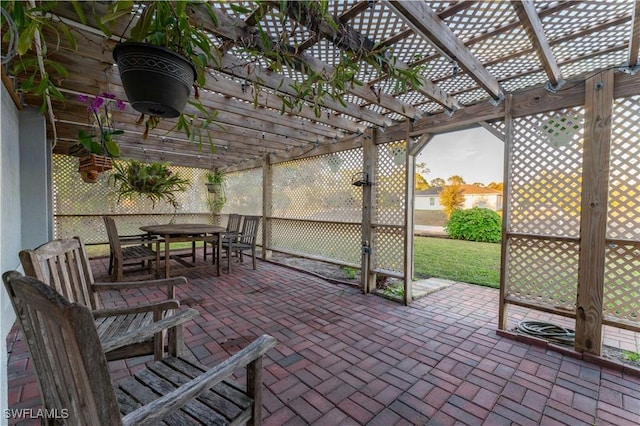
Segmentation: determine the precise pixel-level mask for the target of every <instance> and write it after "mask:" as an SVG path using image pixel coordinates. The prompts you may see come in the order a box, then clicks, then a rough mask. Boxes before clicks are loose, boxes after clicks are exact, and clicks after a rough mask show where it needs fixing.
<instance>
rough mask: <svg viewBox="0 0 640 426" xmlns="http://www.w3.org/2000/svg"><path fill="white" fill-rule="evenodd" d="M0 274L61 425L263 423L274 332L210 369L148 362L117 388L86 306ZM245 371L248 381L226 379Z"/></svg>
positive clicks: (180, 361)
mask: <svg viewBox="0 0 640 426" xmlns="http://www.w3.org/2000/svg"><path fill="white" fill-rule="evenodd" d="M2 278H3V280H4V282H5V285H6V287H7V291H8V292H9V294H12V300H14V302H15V303H14V307H15V309H16V314H17V315H18V319H19V321H20V325H21V327H22V331H23V333H24V335H25V338H26V341H27V344H28V346H29V351H30V353H31V357H32V359H33V362H34V365H35V368H36V373H37V377H38V383H39V385H40V390H41V393H42V396H43V402H44V409H45V410H51V411H50V412H53V413H58V414H60V415H63V416H64V414H65V413H66V417H67V418H66V419H64V423H65V424H67V425H71V426H73V425H78V426H81V425H91V424H100V425H103V426H110V425H133V424H136V425H138V424H152V425H155V424H161V422H162V424H174V425H186V424H196V423H201V424H238V423H243V422H247V421H248V422H249V423H250V424H254V425H259V424H261V414H262V411H261V410H262V357H263V355H264V354H265V353H266V352H267V351H268V350H269V349H270V348H272V347H273V346H275V344H276V340H275V339H274V338H273V337H271V336H268V335H263V336H261V337H259V338H258V339H257V340H255V341H254V342H253V343H251V344H250V345H249V346H247V347H246V348H244V349H243V350H241V351H240V352H238V353H236V354H235V355H233V356H232V357H230V358H228V359H226V360H225V361H223V362H222V363H220V364H218V365H216V366H214V367H211V368H208V367H205V366H203V365H202V364H200V363H198V362H195V361H193V360H186V359H184V358H175V357H170V358H165V359H162V360H160V361H156V362H150V363H148V364H147V366H146V368H145V369H143V370H141V371H138V372H136V373H135V374H134V376H133V377H126V378H125V379H123V380H121V381H119V382H118V383H116V384H115V386H114V384H113V383H112V382H111V377H110V375H109V368H108V365H107V360H106V358H105V356H104V353H103V351H102V347H101V346H100V343H101V342H100V338H99V335H98V331H97V329H96V327H95V326H94V323H93V321H92V319H93V317H92V313H91V311H90V310H89V309H88V308H87V307H86V306H83V305H80V304H77V303H71V302H69V301H68V300H66V299H65V298H64V297H62V296H61V295H60V294H59V293H57V292H56V291H54V290H53V289H52V288H51V287H49V286H47V285H45V284H44V283H42V282H40V281H38V280H36V279H34V278H31V277H22V276H20V274H19V273H17V272H15V271H11V272H7V273H5V274H4V275H3V277H2ZM242 368H246V386H241V385H238V384H237V383H235V382H232V381H230V380H229V378H230V376H231V375H232V374H234V372H235V371H238V370H240V369H242ZM196 398H197V399H196ZM54 410H55V411H54ZM165 422H166V423H165Z"/></svg>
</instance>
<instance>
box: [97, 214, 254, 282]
mask: <svg viewBox="0 0 640 426" xmlns="http://www.w3.org/2000/svg"><path fill="white" fill-rule="evenodd" d="M260 219H261V218H260V216H246V217H244V222H243V216H241V215H239V214H230V215H229V221H228V223H227V226H226V228H223V227H221V226H214V225H209V224H193V223H171V224H162V225H144V226H141V227H140V230H141V231H144V232H146V234H139V235H128V236H121V235H119V234H118V230H117V227H116V224H115V221H114V219H113V218H112V217H109V216H104V222H105V226H106V229H107V234H108V238H109V246H110V259H109V274H110V275H111V277H112V280H114V281H120V280H122V276H123V268H124V267H125V266H129V265H144V264H146V265H147V267H148V269H149V274H152V262H154V261H155V262H156V272H155V276H156V277H159V276H160V275H161V270H160V260H161V259H164V260H165V262H164V276H165V277H170V276H171V275H172V274H173V275H177V274H180V273H184V272H186V271H192V270H195V269H202V268H208V265H197V264H196V243H197V242H200V241H202V242H203V244H204V250H203V252H204V254H203V258H204V260H205V261H206V259H207V254H208V253H207V245H211V246H212V247H213V258H212V262H213V264H215V265H216V274H217V275H218V276H220V273H221V271H222V263H221V257H222V252H223V251H224V252H225V253H226V256H227V271H228V272H231V257H232V255H233V254H236V255H237V257H238V260H239V261H240V262H242V261H243V260H244V259H243V252H245V251H250V252H251V257H252V260H253V269H256V239H257V235H258V228H259V226H260ZM241 223H242V224H243V225H242V228H241ZM179 242H191V243H192V247H191V253H190V254H184V253H174V254H171V243H179ZM160 243H164V256H161V254H162V253H161V251H160ZM184 257H191V262H188V261H185V260H184V259H183V258H184ZM171 260H175V261H177V262H178V263H180V264H181V265H182V266H183V267H184V268H180V269H176V268H173V269H172V267H171V262H170V261H171Z"/></svg>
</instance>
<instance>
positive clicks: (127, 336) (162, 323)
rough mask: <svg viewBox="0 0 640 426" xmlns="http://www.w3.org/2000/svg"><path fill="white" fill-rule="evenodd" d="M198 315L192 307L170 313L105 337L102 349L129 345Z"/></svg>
mask: <svg viewBox="0 0 640 426" xmlns="http://www.w3.org/2000/svg"><path fill="white" fill-rule="evenodd" d="M198 315H200V313H199V312H198V311H196V310H195V309H192V308H186V309H183V310H181V311H179V312H177V313H176V314H175V315H170V316H168V317H166V318H163V319H161V320H159V321H155V322H152V323H150V324H148V325H146V326H144V327H141V328H139V329H137V330H133V331H130V332H128V333H123V334H121V335H118V336H115V337H112V338H110V339H106V340H105V341H103V342H102V349H103V351H104V352H110V351H113V350H114V349H117V348H120V347H123V346H126V345H130V344H132V343H140V342H144V341H145V340H148V339H149V338H150V337H153V336H154V335H155V334H156V333H161V332H163V331H164V330H168V329H170V328H172V327H176V326H179V325H181V324H183V323H185V322H187V321H189V320H191V319H193V318H195V317H197V316H198Z"/></svg>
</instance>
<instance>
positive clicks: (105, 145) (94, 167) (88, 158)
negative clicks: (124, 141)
mask: <svg viewBox="0 0 640 426" xmlns="http://www.w3.org/2000/svg"><path fill="white" fill-rule="evenodd" d="M78 100H79V101H81V102H83V103H85V104H86V105H87V111H88V113H89V117H90V120H92V126H93V128H94V132H92V133H89V132H86V131H85V130H80V132H79V133H78V139H79V143H78V149H80V150H81V151H82V153H83V155H82V156H81V157H80V160H79V166H78V171H79V172H80V176H82V180H84V181H85V182H87V183H94V182H96V181H97V180H98V176H99V174H100V173H101V172H104V171H106V170H110V169H111V168H112V162H111V157H118V156H119V155H120V147H119V146H118V143H117V142H116V140H115V138H114V136H115V135H120V134H122V133H124V132H123V131H122V130H117V129H115V128H114V126H113V121H112V119H111V111H110V106H111V105H112V104H114V103H115V104H116V107H117V108H118V109H119V110H121V111H122V110H124V109H125V103H124V101H122V100H121V99H118V98H116V96H115V95H113V94H111V93H103V94H102V96H94V97H89V96H85V95H78ZM96 133H97V134H96ZM96 139H97V140H96Z"/></svg>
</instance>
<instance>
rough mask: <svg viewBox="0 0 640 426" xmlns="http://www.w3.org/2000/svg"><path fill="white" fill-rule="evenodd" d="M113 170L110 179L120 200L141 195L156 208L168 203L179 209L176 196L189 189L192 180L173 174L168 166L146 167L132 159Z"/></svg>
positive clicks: (117, 165)
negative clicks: (163, 202) (157, 203)
mask: <svg viewBox="0 0 640 426" xmlns="http://www.w3.org/2000/svg"><path fill="white" fill-rule="evenodd" d="M113 169H114V172H113V174H112V175H111V176H110V177H109V180H110V182H111V184H112V185H113V188H114V189H115V191H116V193H117V194H118V200H120V199H121V198H125V199H135V198H136V197H141V196H142V197H147V198H148V199H149V200H151V202H152V203H153V207H154V208H155V205H156V202H158V201H166V202H167V203H169V204H171V205H172V206H173V208H174V209H176V210H177V209H178V202H177V200H176V193H177V192H184V191H185V190H186V189H187V188H188V187H189V180H188V179H182V178H181V177H180V176H179V175H178V174H177V173H173V172H171V170H169V165H168V164H166V163H151V164H144V163H141V162H140V161H136V160H129V161H127V162H116V163H115V164H114V166H113Z"/></svg>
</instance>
